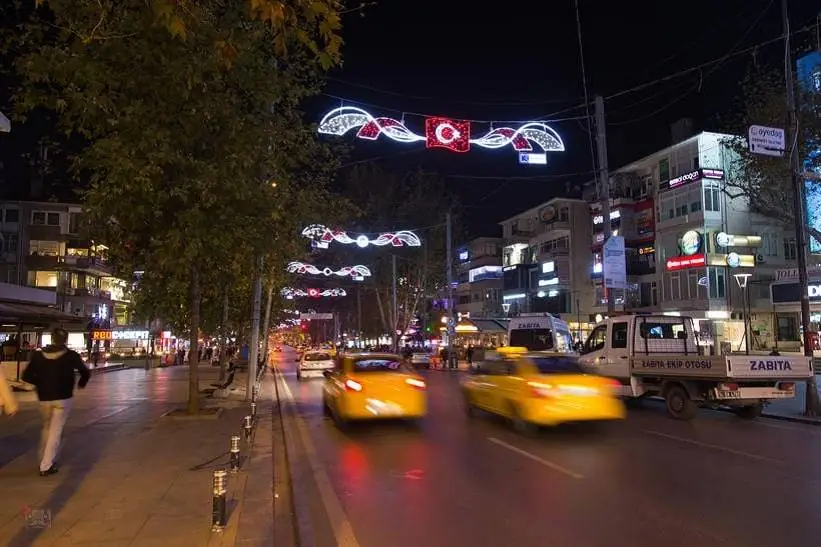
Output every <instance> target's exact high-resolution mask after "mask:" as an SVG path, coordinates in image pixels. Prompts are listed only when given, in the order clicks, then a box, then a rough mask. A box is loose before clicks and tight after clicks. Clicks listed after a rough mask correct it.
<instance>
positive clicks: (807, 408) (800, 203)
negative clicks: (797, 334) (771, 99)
mask: <svg viewBox="0 0 821 547" xmlns="http://www.w3.org/2000/svg"><path fill="white" fill-rule="evenodd" d="M781 23H782V26H783V29H784V80H785V82H786V84H787V110H788V111H789V126H788V128H787V132H786V138H787V140H786V142H787V143H789V150H788V151H787V152H788V154H789V156H788V157H789V160H790V177H791V179H792V193H793V216H794V217H795V246H796V247H797V250H798V257H797V258H798V282H799V285H800V286H801V330H802V331H803V338H804V355H805V356H806V357H809V358H810V359H812V358H813V351H812V341H811V340H810V293H809V290H808V282H807V226H806V219H805V208H806V204H805V201H804V187H803V184H804V181H803V180H802V179H801V177H799V175H798V173H799V158H798V149H797V147H796V145H797V143H798V139H797V134H796V133H797V131H798V112H797V107H796V100H795V82H794V81H793V67H792V53H791V51H790V18H789V8H788V7H787V0H781ZM818 407H819V401H818V388H817V386H816V383H815V375H814V374H813V375H812V376H811V377H810V379H809V380H808V381H807V392H806V396H805V397H804V415H805V416H816V415H818V410H819V408H818Z"/></svg>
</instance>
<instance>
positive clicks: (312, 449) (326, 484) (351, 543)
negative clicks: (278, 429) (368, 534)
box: [277, 369, 359, 547]
mask: <svg viewBox="0 0 821 547" xmlns="http://www.w3.org/2000/svg"><path fill="white" fill-rule="evenodd" d="M277 374H278V376H279V378H280V380H281V382H280V383H281V384H282V386H283V389H284V390H285V394H286V396H287V397H288V400H289V401H290V402H291V404H295V399H294V394H293V393H292V392H291V388H290V387H289V386H288V383H287V382H286V381H285V376H284V375H283V374H282V371H281V370H279V369H277ZM294 421H295V422H296V428H297V431H298V432H299V437H300V439H301V440H302V444H303V445H304V448H305V456H306V457H307V458H308V463H309V464H310V466H311V470H312V471H313V474H314V481H316V485H317V488H318V489H319V495H320V497H321V498H322V505H324V506H325V512H326V513H328V519H329V520H330V523H331V528H332V529H333V532H334V537H335V538H336V544H337V545H338V546H339V547H359V542H358V541H357V540H356V536H355V535H354V532H353V527H352V526H351V521H350V520H348V515H346V514H345V510H344V509H343V508H342V502H341V501H339V496H337V495H336V492H335V491H334V487H333V485H332V484H331V479H330V477H328V473H327V472H326V471H325V469H324V467H323V466H322V464H321V463H320V461H319V457H318V456H317V452H316V446H314V443H313V441H312V440H311V436H310V433H309V432H308V427H307V426H306V425H305V422H304V421H303V419H302V416H300V415H299V414H298V413H297V412H296V411H295V413H294Z"/></svg>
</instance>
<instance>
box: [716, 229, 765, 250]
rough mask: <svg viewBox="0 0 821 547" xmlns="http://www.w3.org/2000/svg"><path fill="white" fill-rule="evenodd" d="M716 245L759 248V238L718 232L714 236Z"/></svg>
mask: <svg viewBox="0 0 821 547" xmlns="http://www.w3.org/2000/svg"><path fill="white" fill-rule="evenodd" d="M716 245H718V246H719V247H759V246H760V245H761V236H734V235H731V234H728V233H725V232H719V233H717V234H716Z"/></svg>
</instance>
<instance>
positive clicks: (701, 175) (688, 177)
mask: <svg viewBox="0 0 821 547" xmlns="http://www.w3.org/2000/svg"><path fill="white" fill-rule="evenodd" d="M701 179H709V180H723V179H724V171H723V170H721V169H696V170H695V171H690V172H689V173H685V174H683V175H681V176H679V177H676V178H673V179H670V180H668V181H666V182H662V183H661V184H659V190H672V189H673V188H678V187H679V186H684V185H685V184H689V183H691V182H695V181H697V180H701Z"/></svg>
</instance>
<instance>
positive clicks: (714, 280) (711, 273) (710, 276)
mask: <svg viewBox="0 0 821 547" xmlns="http://www.w3.org/2000/svg"><path fill="white" fill-rule="evenodd" d="M707 286H708V287H709V291H710V298H724V297H725V296H726V292H725V291H726V289H725V277H724V270H723V269H722V268H707Z"/></svg>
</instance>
